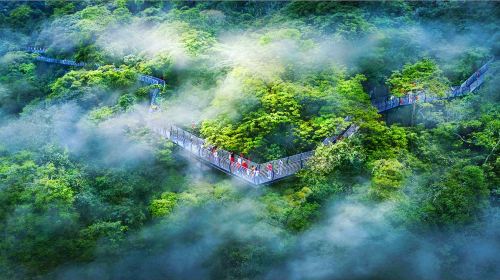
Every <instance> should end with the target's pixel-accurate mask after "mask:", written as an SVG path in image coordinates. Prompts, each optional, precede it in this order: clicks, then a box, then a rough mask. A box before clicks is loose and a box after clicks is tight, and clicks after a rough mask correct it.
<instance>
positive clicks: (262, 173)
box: [25, 47, 493, 186]
mask: <svg viewBox="0 0 500 280" xmlns="http://www.w3.org/2000/svg"><path fill="white" fill-rule="evenodd" d="M25 50H26V51H28V52H32V53H37V54H39V55H38V56H37V57H36V58H35V59H36V60H38V61H42V62H47V63H55V64H61V65H67V66H74V67H84V66H90V65H87V64H85V63H83V62H76V61H74V60H67V59H55V58H50V57H46V56H43V54H44V53H45V52H46V49H44V48H36V47H30V48H27V49H25ZM492 61H493V59H492V60H490V61H488V62H487V63H486V64H484V65H483V66H482V67H481V68H479V69H478V70H477V71H476V72H475V73H474V74H473V75H472V76H470V77H469V78H468V79H467V80H466V81H465V82H464V83H462V84H461V85H460V86H458V87H454V88H452V89H451V91H450V92H448V93H447V94H446V95H445V96H443V97H436V96H434V95H427V94H426V93H425V92H419V93H417V94H408V95H406V96H405V97H401V98H397V97H394V96H391V97H389V98H387V99H385V100H382V101H372V104H373V106H375V107H376V108H377V110H378V112H379V113H381V112H385V111H387V110H390V109H393V108H396V107H399V106H406V105H410V104H414V103H417V102H433V101H436V100H444V99H450V98H455V97H459V96H463V95H465V94H468V93H471V92H473V91H475V90H476V89H478V88H479V86H480V85H481V84H482V83H483V82H484V78H485V76H486V72H487V71H488V69H489V65H490V64H491V62H492ZM98 67H99V65H98V64H94V65H91V68H98ZM116 70H117V71H119V69H118V68H116ZM138 80H139V81H140V82H143V83H145V84H148V85H159V86H165V81H164V80H162V79H160V78H156V77H153V76H149V75H143V74H139V75H138ZM159 92H160V89H159V87H154V88H152V89H151V92H150V112H154V111H155V110H156V108H158V101H157V97H158V94H159ZM344 121H345V122H348V123H349V122H351V118H350V117H346V118H345V119H344ZM148 126H149V127H150V129H151V130H152V131H154V132H156V133H158V134H159V135H161V136H162V137H165V138H167V139H169V140H170V141H172V142H174V143H175V144H177V145H178V146H179V147H181V148H182V149H183V150H184V151H186V152H187V153H188V154H190V155H192V156H194V157H195V158H197V159H199V160H200V161H202V162H204V163H206V164H208V165H209V166H211V167H214V168H216V169H219V170H221V171H223V172H225V173H227V174H230V175H232V176H234V177H236V178H238V179H241V180H243V181H245V182H247V183H250V184H252V185H255V186H259V185H264V184H270V183H273V182H276V181H278V180H281V179H283V178H286V177H289V176H292V175H294V174H296V173H297V172H299V171H300V170H301V169H303V168H304V167H305V166H306V162H307V160H309V159H310V158H311V157H312V156H313V154H314V151H308V152H304V153H300V154H296V155H292V156H289V157H284V158H280V159H276V160H272V161H269V162H265V163H256V162H253V161H251V160H249V159H246V158H243V157H240V156H238V155H236V154H235V153H230V152H228V151H226V150H223V149H218V148H216V147H215V146H213V145H210V144H209V143H208V142H207V141H206V140H204V139H202V138H199V137H197V136H195V135H193V134H192V133H189V132H187V131H185V130H183V129H181V128H179V127H177V126H176V125H174V124H167V123H166V122H165V121H162V122H161V123H160V124H152V123H148ZM358 129H359V126H358V125H356V124H354V123H351V124H350V125H349V126H348V127H347V128H346V129H344V130H341V131H340V133H338V134H334V135H332V136H330V137H328V138H326V139H325V140H323V142H322V143H323V144H324V145H331V144H334V143H336V142H337V141H340V140H342V139H344V138H349V137H351V136H353V135H354V134H355V133H356V132H357V131H358ZM337 130H339V128H337ZM334 133H335V132H334Z"/></svg>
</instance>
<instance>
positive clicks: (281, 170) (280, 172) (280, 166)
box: [278, 159, 283, 175]
mask: <svg viewBox="0 0 500 280" xmlns="http://www.w3.org/2000/svg"><path fill="white" fill-rule="evenodd" d="M281 174H283V160H282V159H280V160H279V161H278V175H281Z"/></svg>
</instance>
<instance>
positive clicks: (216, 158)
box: [214, 147, 220, 165]
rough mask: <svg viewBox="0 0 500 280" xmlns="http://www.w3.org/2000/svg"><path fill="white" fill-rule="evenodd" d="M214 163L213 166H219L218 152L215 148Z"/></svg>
mask: <svg viewBox="0 0 500 280" xmlns="http://www.w3.org/2000/svg"><path fill="white" fill-rule="evenodd" d="M214 162H215V164H217V165H220V161H219V152H218V150H217V147H215V148H214Z"/></svg>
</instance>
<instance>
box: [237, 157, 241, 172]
mask: <svg viewBox="0 0 500 280" xmlns="http://www.w3.org/2000/svg"><path fill="white" fill-rule="evenodd" d="M241 158H242V157H241V156H239V157H238V161H236V171H237V172H238V173H241Z"/></svg>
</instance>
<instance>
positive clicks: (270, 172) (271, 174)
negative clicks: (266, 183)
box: [267, 163, 274, 180]
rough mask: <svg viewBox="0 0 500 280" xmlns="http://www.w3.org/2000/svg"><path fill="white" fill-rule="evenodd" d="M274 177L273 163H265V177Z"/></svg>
mask: <svg viewBox="0 0 500 280" xmlns="http://www.w3.org/2000/svg"><path fill="white" fill-rule="evenodd" d="M273 177H274V171H273V165H272V164H271V163H268V164H267V178H268V179H269V180H272V179H273Z"/></svg>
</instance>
